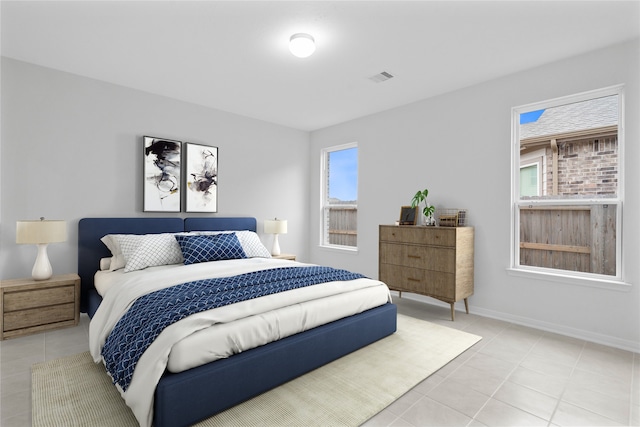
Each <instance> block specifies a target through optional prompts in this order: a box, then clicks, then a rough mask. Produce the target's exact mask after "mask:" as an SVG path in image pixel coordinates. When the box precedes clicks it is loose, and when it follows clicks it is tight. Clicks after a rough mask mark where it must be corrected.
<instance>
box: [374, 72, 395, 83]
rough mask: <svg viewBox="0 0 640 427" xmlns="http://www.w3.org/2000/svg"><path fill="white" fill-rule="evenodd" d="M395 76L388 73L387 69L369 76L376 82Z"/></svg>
mask: <svg viewBox="0 0 640 427" xmlns="http://www.w3.org/2000/svg"><path fill="white" fill-rule="evenodd" d="M391 78H393V74H391V73H388V72H386V71H383V72H381V73H378V74H376V75H373V76H371V77H369V80H371V81H372V82H374V83H382V82H384V81H387V80H389V79H391Z"/></svg>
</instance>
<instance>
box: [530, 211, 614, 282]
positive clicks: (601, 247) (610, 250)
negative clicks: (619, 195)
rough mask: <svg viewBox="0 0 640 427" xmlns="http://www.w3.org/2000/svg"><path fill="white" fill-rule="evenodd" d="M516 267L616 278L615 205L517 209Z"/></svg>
mask: <svg viewBox="0 0 640 427" xmlns="http://www.w3.org/2000/svg"><path fill="white" fill-rule="evenodd" d="M520 265H528V266H536V267H547V268H555V269H561V270H570V271H581V272H587V273H596V274H606V275H615V274H616V205H614V204H611V205H590V206H533V207H521V208H520Z"/></svg>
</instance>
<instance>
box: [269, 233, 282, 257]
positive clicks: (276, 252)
mask: <svg viewBox="0 0 640 427" xmlns="http://www.w3.org/2000/svg"><path fill="white" fill-rule="evenodd" d="M271 255H273V256H276V255H280V243H278V235H277V234H274V235H273V247H272V248H271Z"/></svg>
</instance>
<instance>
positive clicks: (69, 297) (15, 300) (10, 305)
mask: <svg viewBox="0 0 640 427" xmlns="http://www.w3.org/2000/svg"><path fill="white" fill-rule="evenodd" d="M74 298H75V285H74V284H69V285H63V286H58V287H53V288H44V289H31V290H26V291H17V292H6V293H5V294H4V301H3V304H4V312H5V313H7V312H11V311H16V310H25V309H29V308H37V307H44V306H50V305H56V304H64V303H69V302H70V303H73V302H74Z"/></svg>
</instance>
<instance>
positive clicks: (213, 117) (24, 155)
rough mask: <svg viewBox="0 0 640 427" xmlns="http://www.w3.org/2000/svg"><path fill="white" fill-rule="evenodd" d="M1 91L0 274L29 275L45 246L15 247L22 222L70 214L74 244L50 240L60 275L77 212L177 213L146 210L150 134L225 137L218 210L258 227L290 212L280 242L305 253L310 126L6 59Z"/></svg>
mask: <svg viewBox="0 0 640 427" xmlns="http://www.w3.org/2000/svg"><path fill="white" fill-rule="evenodd" d="M123 66H131V64H123ZM1 92H2V145H1V150H2V154H1V156H0V158H1V161H2V163H1V167H0V170H1V180H0V182H1V183H2V187H1V193H0V194H1V200H2V202H1V205H0V208H1V209H0V218H1V222H0V278H2V279H8V278H17V277H29V276H30V275H31V268H32V266H33V262H34V261H35V256H36V249H35V246H32V245H16V244H15V224H16V221H17V220H21V219H37V218H39V217H41V216H44V217H46V218H49V219H64V220H67V221H68V229H69V239H68V241H67V242H66V243H56V244H51V245H49V258H50V260H51V264H52V266H53V269H54V274H63V273H70V272H76V271H77V223H78V220H79V219H80V218H82V217H98V216H121V217H151V216H171V215H168V214H158V213H143V212H142V164H143V155H142V152H143V145H142V144H143V143H142V136H143V135H151V136H158V137H164V138H171V139H177V140H181V141H188V142H195V143H200V144H205V145H213V146H217V147H218V148H219V173H220V177H219V193H218V194H219V195H218V213H217V214H214V215H215V216H241V215H248V216H255V217H256V218H257V219H258V231H259V233H262V221H263V220H264V219H267V218H273V217H275V216H278V217H280V218H286V219H288V220H289V233H288V234H286V235H282V236H280V246H281V247H282V250H283V251H285V252H294V253H297V254H298V255H299V257H300V258H301V259H305V258H306V257H307V247H308V245H307V236H306V232H307V227H306V224H307V216H308V204H307V203H306V196H305V194H306V189H307V188H308V186H309V182H308V180H309V173H308V171H307V159H308V156H309V144H308V140H309V135H308V133H307V132H301V131H297V130H293V129H289V128H285V127H282V126H277V125H273V124H269V123H265V122H261V121H257V120H254V119H249V118H245V117H241V116H238V115H234V114H229V113H226V112H222V111H218V110H212V109H209V108H204V107H200V106H197V105H193V104H188V103H184V102H180V101H176V100H173V99H169V98H165V97H160V96H156V95H151V94H148V93H144V92H140V91H136V90H132V89H127V88H124V87H120V86H115V85H111V84H108V83H104V82H100V81H96V80H92V79H88V78H84V77H79V76H75V75H71V74H68V73H63V72H58V71H54V70H51V69H47V68H42V67H38V66H35V65H32V64H28V63H24V62H19V61H15V60H11V59H7V58H2V88H1ZM283 153H286V155H283ZM205 215H206V214H188V215H187V214H182V216H205ZM261 237H262V239H263V242H264V243H265V244H266V245H267V247H268V248H270V247H271V238H272V237H271V236H270V235H261Z"/></svg>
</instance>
